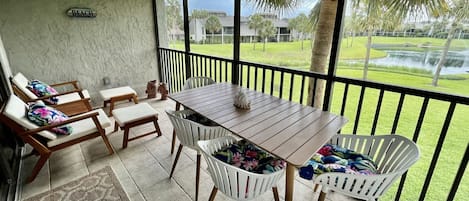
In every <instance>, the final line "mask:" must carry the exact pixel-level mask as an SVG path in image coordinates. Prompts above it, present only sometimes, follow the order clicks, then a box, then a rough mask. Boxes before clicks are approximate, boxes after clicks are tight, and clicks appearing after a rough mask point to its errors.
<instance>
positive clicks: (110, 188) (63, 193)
mask: <svg viewBox="0 0 469 201" xmlns="http://www.w3.org/2000/svg"><path fill="white" fill-rule="evenodd" d="M36 200H37V201H59V200H86V201H88V200H89V201H93V200H108V201H111V200H122V201H128V200H129V198H128V197H127V195H126V194H125V192H124V189H123V188H122V186H121V184H120V183H119V180H117V177H116V175H115V174H114V172H113V171H112V169H111V167H109V166H106V167H105V168H103V169H101V170H99V171H97V172H95V173H92V174H90V175H88V176H85V177H82V178H80V179H77V180H75V181H72V182H70V183H68V184H65V185H63V186H59V187H57V188H55V189H52V190H50V191H47V192H44V193H41V194H39V195H36V196H34V197H31V198H28V199H26V200H25V201H36Z"/></svg>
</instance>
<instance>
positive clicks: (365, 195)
mask: <svg viewBox="0 0 469 201" xmlns="http://www.w3.org/2000/svg"><path fill="white" fill-rule="evenodd" d="M330 143H331V144H334V145H338V146H340V147H342V148H347V149H351V150H355V151H356V152H358V153H361V154H366V155H368V156H370V157H371V158H372V159H373V161H375V163H376V165H377V167H378V172H379V174H376V175H352V174H346V173H337V172H328V173H323V174H320V175H318V176H317V177H314V178H313V180H314V183H315V184H316V187H317V185H320V186H322V190H321V194H320V196H319V200H321V201H323V200H324V199H325V197H326V194H327V192H329V191H330V190H333V191H335V192H339V193H343V194H345V195H348V196H351V197H355V198H359V199H364V200H377V199H378V197H380V196H381V195H383V194H384V193H385V192H386V191H387V190H388V189H389V187H391V185H392V183H393V182H394V181H395V180H396V179H398V178H399V177H400V176H401V175H402V174H404V173H405V172H406V171H407V170H408V169H409V168H410V166H412V165H413V164H414V163H415V162H417V160H418V159H419V157H420V151H419V148H418V147H417V145H416V144H415V143H414V142H412V141H411V140H409V139H407V138H405V137H402V136H400V135H377V136H376V135H375V136H361V135H343V134H338V135H335V136H334V137H333V138H332V139H331V141H330ZM316 187H315V189H316Z"/></svg>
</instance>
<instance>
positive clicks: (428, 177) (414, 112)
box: [158, 48, 469, 200]
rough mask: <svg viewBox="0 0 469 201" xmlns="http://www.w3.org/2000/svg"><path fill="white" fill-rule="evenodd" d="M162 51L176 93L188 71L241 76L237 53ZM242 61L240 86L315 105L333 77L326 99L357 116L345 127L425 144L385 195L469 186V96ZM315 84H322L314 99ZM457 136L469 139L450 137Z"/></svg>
mask: <svg viewBox="0 0 469 201" xmlns="http://www.w3.org/2000/svg"><path fill="white" fill-rule="evenodd" d="M158 51H159V54H160V55H161V58H160V66H161V71H162V79H163V81H164V82H167V83H168V84H169V90H170V92H171V93H175V92H178V91H180V90H181V89H182V87H183V84H184V81H185V79H186V77H185V76H186V71H187V70H188V69H189V70H190V71H191V72H190V75H191V76H206V77H211V78H212V79H214V80H216V81H217V82H232V81H233V80H231V78H232V76H231V73H232V64H233V62H234V61H233V60H231V59H226V58H220V57H213V56H207V55H202V54H196V53H188V57H185V53H184V52H183V51H177V50H171V49H165V48H158ZM184 58H189V59H190V62H189V63H190V68H186V66H185V64H186V62H185V60H184ZM237 63H238V64H239V72H237V73H239V76H238V77H239V80H238V81H239V82H238V83H239V85H240V86H243V87H246V88H249V89H253V90H257V91H260V92H263V93H266V94H270V95H272V96H276V97H279V98H283V99H286V100H290V101H294V102H298V103H301V104H307V103H308V102H309V104H310V105H313V104H314V97H315V95H316V85H318V84H324V82H325V81H328V80H330V81H331V82H332V84H333V86H334V87H333V90H332V93H331V94H332V95H331V96H330V97H331V98H330V99H325V98H324V99H322V101H324V102H325V105H330V107H329V108H328V110H329V111H331V112H333V113H338V114H340V115H343V116H345V117H347V118H348V119H349V120H350V122H349V123H348V125H347V126H345V127H344V128H343V129H342V130H341V132H342V133H351V134H367V135H375V134H377V133H393V134H394V133H399V134H401V135H405V136H406V137H409V138H412V139H413V141H414V142H417V144H419V146H420V148H421V152H422V157H421V159H420V161H419V162H418V163H417V164H416V166H414V167H413V168H411V169H410V170H409V171H408V172H407V173H406V174H404V175H403V176H402V177H401V179H400V182H396V183H398V184H396V185H395V186H394V187H393V188H392V189H391V190H390V191H393V193H391V192H388V193H387V194H386V195H388V196H389V197H387V198H385V199H395V200H400V199H402V200H425V198H429V199H430V198H431V199H436V200H444V199H447V200H453V199H455V198H457V195H458V194H457V193H458V192H463V191H467V190H468V188H469V187H468V185H467V184H466V185H460V184H461V182H462V181H463V179H462V178H463V177H464V173H465V169H466V166H467V162H468V158H469V146H468V142H469V138H468V137H467V134H466V135H460V133H461V132H466V133H469V129H467V128H466V126H465V124H466V122H467V120H469V119H467V115H466V114H465V113H467V112H469V97H463V96H456V95H451V94H444V93H439V92H431V91H425V90H419V89H414V88H409V87H402V86H395V85H390V84H383V83H378V82H371V81H363V80H358V79H352V78H345V77H337V76H334V77H332V78H330V77H328V76H327V75H325V74H320V73H314V72H307V71H302V70H295V69H289V68H283V67H277V66H270V65H265V64H257V63H252V62H246V61H238V62H237ZM309 85H312V86H313V87H314V88H313V89H314V90H313V96H312V97H310V99H312V100H310V101H308V87H309ZM383 108H386V109H385V110H383ZM456 108H458V110H456ZM383 111H387V112H383ZM389 111H392V113H389ZM429 116H432V118H428V117H429ZM452 135H455V136H459V137H462V136H464V137H463V138H464V139H457V138H455V137H453V138H452V137H448V136H452ZM435 139H437V140H436V141H435ZM423 141H425V143H423ZM428 144H430V145H431V146H429V145H428ZM451 149H457V150H451ZM449 150H450V151H449ZM447 160H451V161H453V162H452V164H453V166H451V167H449V169H447V168H448V167H446V166H445V168H444V169H442V167H441V164H443V163H447V162H448V161H447ZM455 161H456V162H455ZM409 180H411V181H412V184H413V185H412V186H409ZM448 180H452V181H451V182H448ZM406 184H407V186H406ZM420 186H421V187H420ZM411 189H412V190H411ZM429 189H431V191H429ZM434 189H439V190H438V191H434ZM461 199H462V198H461Z"/></svg>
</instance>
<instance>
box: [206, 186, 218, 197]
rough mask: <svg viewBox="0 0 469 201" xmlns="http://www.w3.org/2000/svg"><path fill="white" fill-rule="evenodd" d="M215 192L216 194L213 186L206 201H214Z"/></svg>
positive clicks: (215, 188) (216, 189)
mask: <svg viewBox="0 0 469 201" xmlns="http://www.w3.org/2000/svg"><path fill="white" fill-rule="evenodd" d="M217 192H218V188H217V187H215V186H214V187H213V188H212V193H210V197H209V198H208V201H214V200H215V196H216V195H217Z"/></svg>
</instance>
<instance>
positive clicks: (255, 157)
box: [213, 140, 286, 174]
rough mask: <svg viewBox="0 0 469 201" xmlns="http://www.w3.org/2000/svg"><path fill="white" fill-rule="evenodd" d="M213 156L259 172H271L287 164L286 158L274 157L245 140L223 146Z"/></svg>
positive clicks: (250, 170)
mask: <svg viewBox="0 0 469 201" xmlns="http://www.w3.org/2000/svg"><path fill="white" fill-rule="evenodd" d="M213 156H214V157H215V158H217V159H219V160H221V161H223V162H225V163H228V164H230V165H234V166H236V167H238V168H241V169H243V170H247V171H249V172H254V173H258V174H269V173H272V172H275V171H278V170H281V169H283V168H284V167H285V165H286V163H285V161H284V160H281V159H278V158H275V157H273V156H272V155H270V154H269V153H267V152H265V151H263V150H261V149H259V148H257V147H256V146H255V145H253V144H251V143H249V142H246V141H245V140H241V141H239V142H238V143H236V144H232V145H230V146H228V147H226V148H223V149H221V150H220V151H218V152H215V153H213Z"/></svg>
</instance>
